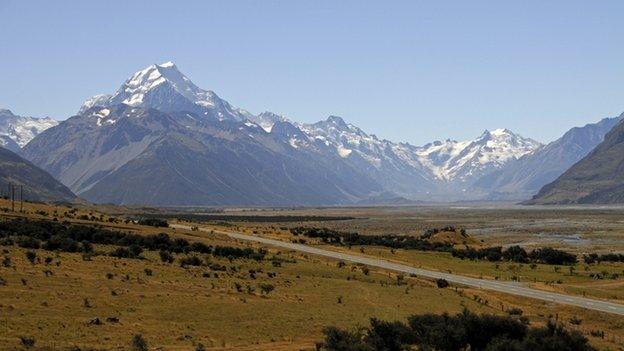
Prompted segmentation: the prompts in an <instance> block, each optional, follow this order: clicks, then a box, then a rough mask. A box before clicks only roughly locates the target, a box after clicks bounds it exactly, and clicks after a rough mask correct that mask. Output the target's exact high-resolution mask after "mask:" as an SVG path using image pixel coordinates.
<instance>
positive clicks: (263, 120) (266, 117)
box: [249, 111, 290, 133]
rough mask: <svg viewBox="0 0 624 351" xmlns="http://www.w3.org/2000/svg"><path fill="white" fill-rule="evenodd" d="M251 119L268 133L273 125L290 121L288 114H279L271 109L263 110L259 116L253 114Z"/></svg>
mask: <svg viewBox="0 0 624 351" xmlns="http://www.w3.org/2000/svg"><path fill="white" fill-rule="evenodd" d="M249 119H250V120H251V121H252V122H254V123H256V124H258V125H259V126H261V127H262V129H264V130H265V131H266V132H267V133H270V132H271V130H272V129H273V126H274V125H275V124H276V123H278V122H290V120H289V119H288V118H287V117H286V116H283V115H278V114H276V113H273V112H269V111H265V112H262V113H261V114H259V115H257V116H251V118H249Z"/></svg>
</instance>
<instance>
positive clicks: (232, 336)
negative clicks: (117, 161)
mask: <svg viewBox="0 0 624 351" xmlns="http://www.w3.org/2000/svg"><path fill="white" fill-rule="evenodd" d="M6 206H7V204H6V202H3V203H1V204H0V207H6ZM141 211H147V210H141ZM150 211H151V210H150ZM360 211H365V212H360ZM404 211H407V210H406V209H357V210H352V209H330V210H314V209H307V210H296V211H288V212H283V211H276V212H264V211H262V212H261V213H259V211H255V210H254V211H252V212H250V211H249V210H246V211H244V212H243V211H240V212H236V213H229V212H228V213H227V214H243V213H244V214H247V215H249V214H253V215H258V214H262V215H266V214H269V213H273V214H275V213H279V214H280V215H288V216H290V215H293V214H302V215H306V216H310V215H320V214H324V215H327V216H335V215H337V214H341V215H344V216H347V215H348V216H352V217H354V219H343V220H340V221H333V220H324V221H317V222H315V221H309V220H308V219H305V218H304V219H305V221H298V222H284V221H283V220H284V218H281V219H280V218H276V219H274V221H273V222H253V221H251V222H250V221H245V222H237V221H235V220H224V219H223V218H221V219H219V220H218V221H207V220H199V219H194V220H193V221H188V220H187V221H185V220H181V221H179V222H178V223H179V224H182V225H185V226H188V227H187V228H189V229H185V228H180V227H178V228H172V227H170V228H154V227H149V226H142V225H137V224H135V223H132V222H129V223H125V222H124V221H120V220H117V221H115V219H121V218H123V217H124V216H126V215H129V214H132V213H134V212H136V209H121V208H106V207H88V206H78V207H76V208H73V209H69V208H66V207H63V206H48V205H37V204H27V205H26V206H25V213H23V214H13V213H11V212H5V213H2V214H1V217H4V218H5V219H7V218H11V217H14V216H26V217H29V218H32V219H38V220H52V219H53V218H58V220H59V221H63V220H65V221H69V222H72V223H83V224H88V225H101V226H104V227H107V228H112V229H119V230H123V231H132V232H135V233H139V234H146V235H147V234H155V233H158V232H166V233H168V234H169V235H170V236H172V237H174V238H184V239H187V240H189V241H197V242H202V243H205V244H208V245H213V246H216V245H223V246H233V247H241V248H245V247H253V248H260V247H264V248H265V249H266V250H268V254H267V256H266V257H267V258H266V259H264V260H261V261H256V260H251V259H228V258H219V257H212V256H205V257H204V256H202V257H204V259H205V260H206V261H207V262H208V264H206V265H203V266H197V267H195V266H187V267H181V266H180V264H179V260H180V259H181V258H183V257H186V256H187V255H185V254H176V255H175V256H176V257H175V259H176V260H175V261H174V262H173V263H166V262H163V261H162V260H161V259H160V258H159V255H158V252H156V251H144V252H143V253H142V254H141V256H142V257H143V258H142V259H129V258H116V257H110V256H108V255H107V254H105V253H106V252H109V251H110V250H111V248H110V247H107V246H105V245H96V247H95V251H96V252H100V253H103V254H101V255H93V256H92V257H91V256H89V257H86V256H84V255H82V254H80V253H67V252H53V251H46V250H43V249H38V250H29V249H24V248H19V247H16V246H11V245H4V246H0V250H2V252H1V254H0V258H2V259H5V258H7V257H8V258H9V260H10V265H9V266H8V267H6V266H4V265H2V266H0V278H2V279H3V281H4V282H5V284H4V285H0V292H1V294H0V319H1V320H0V323H1V324H2V328H3V331H2V333H0V349H20V348H21V347H22V339H20V338H26V339H32V340H33V341H34V343H35V346H36V347H47V348H50V349H70V348H71V347H73V346H78V347H80V348H81V349H107V350H109V349H110V350H113V349H129V348H130V345H131V340H132V338H133V336H134V335H137V334H140V335H141V336H142V337H143V338H144V339H145V340H146V341H147V343H148V344H149V346H150V348H157V347H160V348H162V349H166V350H176V349H177V350H194V349H196V348H197V347H198V345H199V344H202V345H203V346H204V347H205V348H206V349H215V350H217V349H218V350H299V349H307V350H314V348H315V343H316V342H318V341H320V340H321V339H322V334H321V332H322V329H323V328H324V327H325V326H329V325H334V326H339V327H345V328H354V327H357V326H363V325H366V323H367V321H368V319H369V318H370V317H378V318H382V319H387V320H405V318H406V317H407V316H409V315H411V314H415V313H424V312H434V313H442V312H450V313H454V312H458V311H461V310H462V309H463V308H465V307H466V308H468V309H470V310H472V311H475V312H479V313H495V314H507V312H506V311H508V310H510V309H512V308H518V309H521V310H522V311H523V316H525V317H527V318H528V319H529V320H530V322H531V323H532V324H538V325H539V324H543V323H545V322H546V321H547V320H548V319H549V318H557V319H558V320H559V321H561V322H563V323H565V324H566V326H568V327H570V328H574V329H578V330H580V331H582V332H583V333H584V334H585V335H586V336H587V337H589V338H590V342H592V344H594V345H597V346H599V347H605V348H611V349H617V347H618V346H617V345H619V344H621V343H622V342H624V337H623V336H624V324H623V323H622V319H621V317H619V316H615V315H610V314H604V313H600V312H596V311H590V310H586V309H582V308H578V307H572V306H562V305H558V304H553V303H551V302H544V301H537V300H533V299H527V298H522V297H517V296H513V295H508V294H503V293H499V292H492V291H487V290H480V289H476V288H470V287H464V286H451V287H449V288H438V287H436V284H435V282H434V281H432V280H429V279H423V278H419V277H414V276H409V275H402V274H399V273H397V272H393V271H389V270H385V269H381V268H377V267H372V266H370V267H368V266H365V265H361V264H356V263H349V262H344V263H340V261H338V260H335V259H330V258H326V257H320V256H315V255H310V254H307V253H302V252H296V251H290V250H285V249H283V248H276V247H272V246H268V245H262V244H260V243H253V242H245V241H240V240H236V239H234V238H231V237H228V236H227V235H223V234H220V233H219V232H220V231H223V230H228V231H237V232H241V233H246V234H248V235H255V236H261V237H270V238H275V239H279V240H286V241H290V240H291V239H292V237H290V236H289V235H290V234H288V230H287V228H288V227H289V226H295V225H311V226H318V225H323V226H332V227H340V228H345V229H347V228H350V229H354V228H364V227H366V231H367V232H381V231H382V230H383V227H384V223H386V224H387V225H388V226H387V231H386V232H389V231H395V230H397V229H398V228H401V227H403V228H405V230H406V232H413V233H417V232H419V231H420V230H421V229H417V228H415V226H414V227H411V226H405V223H407V222H409V223H420V224H418V225H419V226H423V227H425V226H429V225H431V223H432V222H435V223H438V224H442V223H444V224H446V223H445V222H443V220H444V218H446V220H447V221H453V222H457V223H459V222H460V221H462V220H466V226H467V227H468V228H469V233H472V232H473V231H474V230H475V229H476V228H477V227H478V224H477V223H476V221H477V220H476V219H474V218H477V217H472V216H468V215H463V216H458V215H457V214H454V215H449V216H444V215H441V214H436V215H435V216H432V215H427V216H429V217H426V218H425V217H424V216H421V215H412V216H408V215H405V214H404V213H405V212H404ZM385 213H390V216H387V215H386V214H385ZM397 213H400V215H397ZM375 214H377V215H376V216H375V217H374V215H375ZM161 215H164V214H162V213H161ZM586 216H588V215H587V214H583V215H582V216H581V218H580V219H579V221H580V222H584V221H587V220H588V219H587V217H586ZM596 216H597V215H592V216H590V217H592V218H595V217H596ZM610 216H611V215H610V214H608V215H607V217H605V218H603V219H600V218H601V217H599V216H598V220H603V221H605V222H606V223H607V224H608V226H607V227H609V228H611V229H609V231H608V233H609V234H608V235H609V236H616V235H617V229H616V228H617V225H619V223H616V222H615V221H614V223H615V224H613V223H609V220H610V219H609V218H610ZM401 217H402V219H401ZM407 217H411V218H407ZM511 217H512V215H509V216H508V217H505V216H502V217H501V218H502V219H501V221H502V223H507V222H508V221H509V222H511ZM517 217H518V218H519V219H518V223H519V224H521V223H526V221H527V220H528V218H529V217H530V216H529V215H526V214H522V215H517ZM468 218H473V220H471V221H470V220H467V219H468ZM479 218H480V219H478V220H479V221H481V223H483V222H484V221H486V220H487V219H483V217H479ZM299 219H301V218H299ZM170 222H173V223H175V222H176V220H174V219H170ZM506 225H507V224H503V225H502V227H504V226H506ZM195 226H201V227H206V228H209V229H208V231H201V230H195V228H192V227H195ZM473 226H474V227H473ZM491 226H492V227H494V226H500V223H497V224H494V223H493V224H491ZM211 230H214V231H211ZM358 230H360V229H358ZM505 235H507V234H504V235H500V236H496V235H494V236H493V237H492V238H486V237H485V235H484V234H482V235H479V236H478V237H479V238H481V237H483V238H484V240H486V239H487V240H488V241H489V240H491V241H492V242H500V241H502V240H504V237H505ZM523 235H531V234H523ZM592 235H593V234H592ZM590 236H591V235H590ZM311 244H312V245H319V246H321V245H322V246H323V247H324V248H328V249H331V250H338V251H340V250H348V252H350V253H352V254H361V255H366V256H376V257H385V258H387V259H391V260H393V261H400V262H405V263H409V264H413V265H416V266H422V267H427V268H429V266H437V267H436V268H437V269H438V270H440V269H448V270H451V271H453V272H454V273H459V274H464V275H473V276H474V275H483V276H484V277H486V278H487V277H491V276H493V275H499V279H503V280H504V279H508V278H509V276H510V275H511V274H512V273H511V272H510V270H509V269H508V267H507V265H503V266H502V267H499V268H495V267H494V265H493V264H491V263H485V264H482V263H480V262H473V261H461V260H458V259H454V258H451V257H447V256H444V255H442V254H441V253H430V252H417V251H409V250H394V252H390V250H386V249H384V248H378V247H372V248H371V247H364V248H359V247H353V248H351V249H346V248H337V247H329V245H323V244H321V243H314V242H312V243H311ZM360 249H362V251H364V252H361V250H360ZM27 251H35V253H36V258H35V259H34V260H33V262H30V261H29V260H28V259H27V257H26V252H27ZM48 257H49V258H48ZM447 267H448V268H447ZM592 269H594V268H593V267H592ZM608 269H612V270H613V271H615V270H619V271H622V269H624V265H621V264H620V265H613V267H610V268H608ZM582 272H583V271H582V268H581V270H579V274H578V275H570V274H569V272H566V271H563V270H562V271H561V272H553V271H552V268H551V267H547V266H542V265H540V266H539V267H537V269H536V270H530V269H528V268H526V267H525V268H521V269H520V273H517V272H516V274H519V275H520V276H521V277H522V278H521V279H522V280H524V279H526V280H528V281H530V280H532V279H531V278H535V281H537V283H532V284H540V282H541V281H550V280H556V279H562V280H563V281H562V283H561V284H554V285H551V284H544V283H541V284H542V285H543V286H542V288H543V289H547V290H548V289H549V290H555V291H561V290H562V289H563V290H564V291H565V290H566V289H574V288H573V286H575V285H576V286H579V287H580V288H579V289H585V288H586V289H587V291H591V294H599V291H603V293H604V294H606V296H602V298H608V299H612V300H614V301H620V302H621V300H623V297H622V296H621V295H620V294H621V290H622V289H621V288H620V287H621V283H622V279H617V280H613V281H594V282H591V281H589V280H588V279H586V278H585V276H586V274H584V273H582ZM592 283H595V284H606V283H609V284H611V285H613V286H614V288H612V289H611V288H609V287H606V286H605V287H601V288H597V287H593V286H592ZM268 285H270V286H272V288H271V289H266V290H265V289H263V287H266V286H268ZM561 286H565V288H561ZM601 289H605V290H601ZM267 290H268V292H267ZM618 291H619V292H618ZM586 293H587V292H586ZM610 295H614V296H610ZM578 320H581V321H582V322H580V323H578V324H577V323H576V322H575V323H571V322H570V321H578ZM596 331H601V332H604V337H601V336H592V335H600V333H596Z"/></svg>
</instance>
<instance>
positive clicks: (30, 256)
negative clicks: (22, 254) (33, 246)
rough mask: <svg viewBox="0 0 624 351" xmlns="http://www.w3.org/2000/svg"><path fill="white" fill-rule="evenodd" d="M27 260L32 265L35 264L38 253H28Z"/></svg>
mask: <svg viewBox="0 0 624 351" xmlns="http://www.w3.org/2000/svg"><path fill="white" fill-rule="evenodd" d="M26 258H27V259H28V261H30V263H32V264H35V259H36V258H37V253H36V252H34V251H26Z"/></svg>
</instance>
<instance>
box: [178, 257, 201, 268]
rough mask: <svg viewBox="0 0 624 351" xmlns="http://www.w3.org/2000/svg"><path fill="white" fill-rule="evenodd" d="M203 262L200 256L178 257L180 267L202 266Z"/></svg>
mask: <svg viewBox="0 0 624 351" xmlns="http://www.w3.org/2000/svg"><path fill="white" fill-rule="evenodd" d="M203 264H204V260H202V259H201V258H199V257H197V256H187V257H182V258H181V259H180V266H181V267H186V266H202V265H203Z"/></svg>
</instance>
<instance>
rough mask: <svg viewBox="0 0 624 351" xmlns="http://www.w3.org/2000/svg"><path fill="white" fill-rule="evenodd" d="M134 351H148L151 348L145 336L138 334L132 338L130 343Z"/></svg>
mask: <svg viewBox="0 0 624 351" xmlns="http://www.w3.org/2000/svg"><path fill="white" fill-rule="evenodd" d="M130 346H131V347H132V350H133V351H147V350H148V349H149V348H148V346H147V341H146V340H145V338H143V335H141V334H136V335H134V336H133V337H132V342H131V343H130Z"/></svg>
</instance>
